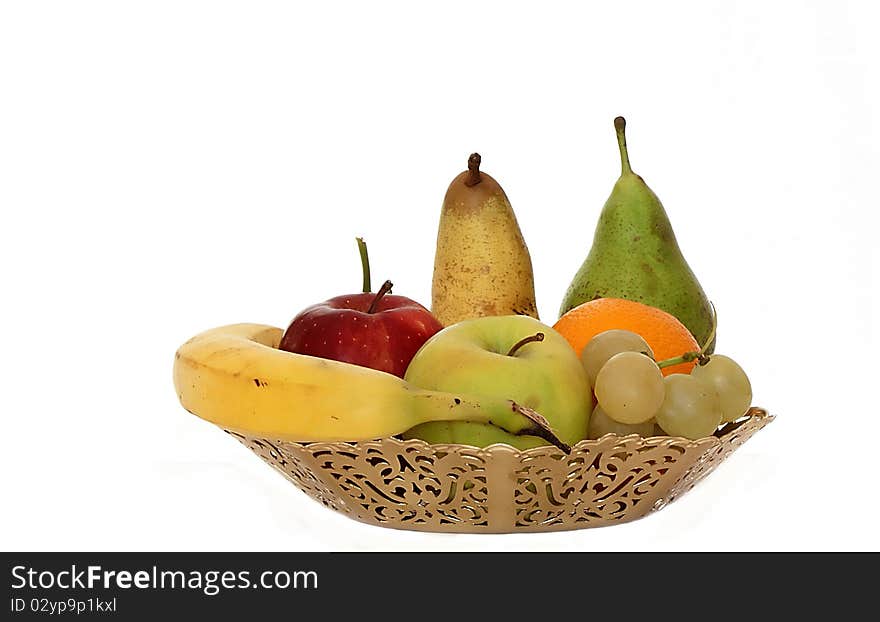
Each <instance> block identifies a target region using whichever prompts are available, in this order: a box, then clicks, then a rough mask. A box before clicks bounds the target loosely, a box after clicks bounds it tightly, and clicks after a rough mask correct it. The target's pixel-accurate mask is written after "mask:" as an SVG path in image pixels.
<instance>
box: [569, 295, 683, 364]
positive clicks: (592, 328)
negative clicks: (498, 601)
mask: <svg viewBox="0 0 880 622" xmlns="http://www.w3.org/2000/svg"><path fill="white" fill-rule="evenodd" d="M553 328H555V329H556V330H557V331H559V332H560V333H562V336H563V337H565V338H566V339H567V340H568V343H570V344H571V347H572V348H574V350H575V352H577V353H578V356H580V354H581V350H583V349H584V346H585V345H587V343H588V342H589V341H590V339H592V338H593V337H595V336H596V335H598V334H599V333H601V332H604V331H606V330H611V329H613V328H620V329H623V330H629V331H632V332H634V333H636V334H639V335H641V336H642V339H644V340H645V341H647V342H648V345H649V346H651V350H653V351H654V358H655V359H656V360H657V361H662V360H665V359H671V358H673V357H676V356H681V355H682V354H684V353H685V352H694V351H697V350H699V349H700V346H699V344H697V340H696V339H694V336H693V335H691V333H690V331H689V330H688V329H687V328H685V326H684V324H682V323H681V322H679V321H678V319H677V318H676V317H675V316H673V315H670V314H668V313H666V311H661V310H660V309H657V308H655V307H649V306H648V305H644V304H642V303H640V302H633V301H631V300H623V299H621V298H597V299H596V300H591V301H590V302H585V303H583V304H582V305H579V306H577V307H575V308H574V309H571V310H570V311H569V312H568V313H566V314H565V315H563V316H562V317H561V318H559V320H558V321H557V322H556V324H554V325H553ZM693 367H694V363H693V362H690V363H681V364H679V365H673V366H671V367H666V368H664V369H663V370H661V371H662V372H663V375H664V376H668V375H669V374H689V373H690V371H691V369H693Z"/></svg>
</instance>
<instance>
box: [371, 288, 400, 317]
mask: <svg viewBox="0 0 880 622" xmlns="http://www.w3.org/2000/svg"><path fill="white" fill-rule="evenodd" d="M392 287H394V284H393V283H392V282H391V281H385V282H384V283H382V287H380V288H379V291H378V292H376V297H375V298H373V302H371V303H370V308H369V309H367V313H375V311H376V305H378V304H379V301H380V300H382V297H383V296H385V294H387V293H388V292H390V291H391V288H392Z"/></svg>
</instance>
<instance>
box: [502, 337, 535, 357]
mask: <svg viewBox="0 0 880 622" xmlns="http://www.w3.org/2000/svg"><path fill="white" fill-rule="evenodd" d="M539 341H544V333H535V334H534V335H529V336H528V337H523V338H522V339H520V340H519V341H517V342H516V343H515V344H513V346H512V347H511V348H510V351H509V352H508V353H507V356H513V355H514V354H516V353H517V352H518V351H519V349H520V348H521V347H523V346H524V345H526V344H527V343H535V342H539Z"/></svg>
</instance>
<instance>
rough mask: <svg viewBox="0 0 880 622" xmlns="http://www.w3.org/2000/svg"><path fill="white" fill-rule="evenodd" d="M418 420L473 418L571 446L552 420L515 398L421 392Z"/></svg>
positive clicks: (563, 446)
mask: <svg viewBox="0 0 880 622" xmlns="http://www.w3.org/2000/svg"><path fill="white" fill-rule="evenodd" d="M415 397H416V398H418V401H417V415H418V418H419V419H420V421H419V423H424V422H427V421H472V422H476V423H485V424H488V425H492V426H495V427H496V428H500V429H502V430H504V431H506V432H509V433H511V434H513V435H514V436H537V437H538V438H543V439H544V440H545V441H547V442H548V443H550V444H551V445H554V446H556V447H558V448H559V449H561V450H562V451H564V452H565V453H571V446H569V445H568V444H567V443H566V442H565V441H563V440H562V439H560V438H559V437H558V436H557V435H556V433H555V432H554V431H553V428H552V427H551V426H550V423H549V422H548V421H547V419H545V418H544V417H543V416H541V415H540V414H539V413H537V412H536V411H534V410H532V409H531V408H527V407H526V406H521V405H520V404H517V403H516V402H514V401H513V400H507V399H498V398H493V397H485V396H483V397H480V398H474V397H469V396H467V395H460V394H459V395H457V396H453V397H451V399H450V395H449V394H448V393H439V392H435V391H419V392H418V393H416V394H415Z"/></svg>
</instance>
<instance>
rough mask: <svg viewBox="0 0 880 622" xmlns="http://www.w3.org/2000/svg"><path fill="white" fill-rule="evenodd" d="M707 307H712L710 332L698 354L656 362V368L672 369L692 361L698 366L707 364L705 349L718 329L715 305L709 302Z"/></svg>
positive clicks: (692, 353)
mask: <svg viewBox="0 0 880 622" xmlns="http://www.w3.org/2000/svg"><path fill="white" fill-rule="evenodd" d="M709 306H710V307H712V330H710V331H709V336H708V337H706V341H705V342H703V346H702V347H701V348H700V350H699V351H698V352H685V353H684V354H682V355H681V356H676V357H674V358H671V359H666V360H665V361H658V362H657V367H659V368H660V369H663V368H664V367H672V366H673V365H678V364H680V363H690V362H691V361H693V360H696V361H697V364H698V365H705V364H706V363H708V362H709V356H708V355H707V354H706V348H708V347H709V344H710V343H712V340H713V339H715V331H716V330H717V328H718V314H717V313H716V311H715V305H713V304H712V301H709Z"/></svg>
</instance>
